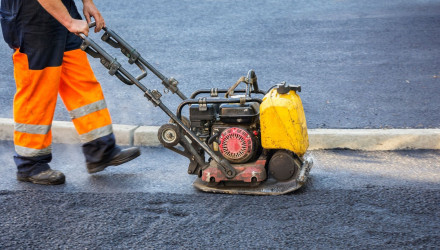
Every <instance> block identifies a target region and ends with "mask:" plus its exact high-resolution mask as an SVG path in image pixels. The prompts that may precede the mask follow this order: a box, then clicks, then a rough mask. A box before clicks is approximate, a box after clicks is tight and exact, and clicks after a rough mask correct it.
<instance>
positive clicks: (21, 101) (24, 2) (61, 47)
mask: <svg viewBox="0 0 440 250" xmlns="http://www.w3.org/2000/svg"><path fill="white" fill-rule="evenodd" d="M61 1H62V3H63V4H64V5H65V6H66V8H67V10H68V11H69V14H70V15H71V16H72V18H75V19H81V16H80V14H79V12H78V10H77V8H76V5H75V2H74V1H73V0H61ZM0 15H1V18H2V20H1V21H2V22H1V26H2V31H3V37H4V40H5V41H6V43H7V44H8V45H9V46H10V47H11V48H13V49H14V50H15V52H14V54H13V56H12V59H13V62H14V77H15V81H16V86H17V91H16V94H15V97H14V121H15V128H14V144H15V151H16V155H15V156H14V161H15V163H16V164H17V169H18V172H17V174H18V175H22V176H30V175H35V174H38V173H39V172H41V171H44V170H46V169H48V168H49V165H48V163H49V162H50V161H51V159H52V154H51V145H52V132H51V125H52V119H53V116H54V111H55V106H56V102H57V97H58V94H59V95H60V96H61V98H62V100H63V102H64V104H65V106H66V108H67V110H68V112H69V114H70V116H71V118H72V121H73V123H74V125H75V128H76V130H77V132H78V134H79V136H80V139H81V141H82V142H83V152H84V156H85V159H86V162H87V163H96V162H101V161H107V160H109V159H111V158H112V157H113V156H114V155H115V154H117V153H119V152H120V148H119V147H117V146H116V144H115V138H114V135H113V132H112V125H111V119H110V115H109V111H108V109H107V106H106V103H105V101H104V96H103V93H102V90H101V87H100V84H99V83H98V82H97V80H96V78H95V76H94V74H93V72H92V69H91V68H90V65H89V62H88V60H87V56H86V53H85V52H83V51H82V50H80V49H79V47H80V45H81V42H82V40H81V38H80V37H78V36H76V35H74V34H72V33H70V32H68V30H67V29H66V28H65V27H64V26H62V25H61V24H60V23H59V22H58V21H57V20H56V19H55V18H53V17H52V16H51V15H50V14H49V13H48V12H47V11H46V10H45V9H44V8H43V7H42V6H41V5H40V4H39V3H38V1H34V0H1V11H0Z"/></svg>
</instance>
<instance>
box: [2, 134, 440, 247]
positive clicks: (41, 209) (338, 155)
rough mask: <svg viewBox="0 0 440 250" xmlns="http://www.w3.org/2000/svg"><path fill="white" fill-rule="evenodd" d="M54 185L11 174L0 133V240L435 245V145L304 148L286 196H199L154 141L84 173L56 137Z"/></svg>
mask: <svg viewBox="0 0 440 250" xmlns="http://www.w3.org/2000/svg"><path fill="white" fill-rule="evenodd" d="M53 149H54V151H53V155H54V160H53V162H52V167H53V168H55V169H59V170H61V171H63V172H64V173H65V174H66V177H67V182H66V184H64V185H60V186H39V185H32V184H28V183H19V182H17V181H16V180H15V178H14V177H15V166H14V164H13V160H12V152H13V144H12V142H8V141H6V142H5V141H3V142H1V143H0V152H1V158H2V163H3V166H4V167H3V168H2V169H1V176H2V177H3V180H2V182H0V202H1V204H2V206H1V207H0V222H1V225H2V226H1V227H0V248H11V249H16V248H154V249H176V248H177V249H188V248H195V249H200V248H212V247H213V246H215V247H220V248H226V249H232V248H233V249H237V248H275V249H280V248H306V249H307V248H314V249H315V248H347V247H350V248H358V247H361V248H383V247H385V248H436V247H437V246H438V245H439V244H440V237H439V235H438V233H437V232H438V230H439V225H440V219H439V218H440V208H439V206H438V204H440V195H439V191H440V168H439V162H440V152H439V151H436V150H416V151H405V150H403V151H378V152H362V151H350V150H328V151H311V152H310V154H311V156H312V157H313V158H314V160H315V165H314V167H313V169H312V171H311V178H310V180H309V182H308V183H307V185H306V186H305V187H304V188H303V189H301V190H299V191H297V192H294V193H292V194H289V195H284V196H264V197H263V196H246V195H220V194H210V193H202V192H199V191H197V190H195V189H194V188H193V187H192V186H191V183H192V181H193V180H194V178H195V177H194V176H190V175H188V174H186V167H187V164H188V161H187V160H186V159H185V158H183V157H180V156H178V155H176V154H175V153H173V152H171V151H169V150H166V149H164V148H160V147H154V148H150V147H143V148H141V150H142V155H141V156H140V157H138V158H137V159H135V160H133V161H131V162H129V163H126V164H124V165H121V166H116V167H109V168H108V169H106V170H105V171H103V172H101V173H99V174H94V175H89V174H87V172H86V169H85V166H84V162H83V161H84V159H83V156H82V154H81V147H80V145H65V144H55V145H54V146H53Z"/></svg>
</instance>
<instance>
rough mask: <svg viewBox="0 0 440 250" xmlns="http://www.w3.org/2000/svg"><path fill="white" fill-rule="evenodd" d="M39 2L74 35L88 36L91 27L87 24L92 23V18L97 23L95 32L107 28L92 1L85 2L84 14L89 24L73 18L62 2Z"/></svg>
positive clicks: (51, 0) (52, 0)
mask: <svg viewBox="0 0 440 250" xmlns="http://www.w3.org/2000/svg"><path fill="white" fill-rule="evenodd" d="M38 2H39V3H40V4H41V6H43V8H44V9H45V10H46V11H47V12H49V14H51V15H52V16H53V17H54V18H55V19H56V20H58V22H60V23H61V24H62V25H63V26H64V27H66V28H67V30H69V31H70V32H72V33H75V34H79V33H83V34H84V35H86V36H87V35H88V34H89V25H88V24H87V23H88V22H90V21H91V20H90V18H91V17H93V18H94V19H95V21H96V28H95V32H98V31H100V30H101V29H102V27H104V26H105V23H104V18H102V16H101V13H99V11H98V9H97V8H96V6H95V4H94V3H93V1H92V0H83V5H84V8H83V13H84V16H85V17H86V20H87V22H86V21H83V20H79V19H74V18H72V17H71V16H70V14H69V11H68V10H67V8H66V6H64V4H63V3H62V2H61V0H38Z"/></svg>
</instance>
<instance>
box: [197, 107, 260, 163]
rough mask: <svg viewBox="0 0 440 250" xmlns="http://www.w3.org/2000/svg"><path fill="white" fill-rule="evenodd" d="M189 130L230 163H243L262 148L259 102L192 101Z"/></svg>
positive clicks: (253, 157)
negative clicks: (200, 102) (200, 103)
mask: <svg viewBox="0 0 440 250" xmlns="http://www.w3.org/2000/svg"><path fill="white" fill-rule="evenodd" d="M189 119H190V122H191V130H192V131H193V132H194V133H195V134H196V135H197V136H198V137H199V138H200V139H201V140H202V141H204V142H206V143H207V144H208V145H209V146H210V147H211V148H212V149H213V150H214V151H215V152H216V153H218V154H220V155H222V156H223V157H224V158H226V159H227V160H228V161H229V162H231V163H246V162H248V161H250V160H252V159H255V158H256V157H258V155H259V154H260V153H259V152H260V151H261V139H260V127H259V122H258V120H259V104H258V103H245V104H244V105H240V104H226V103H223V104H206V105H199V104H193V105H191V107H190V117H189Z"/></svg>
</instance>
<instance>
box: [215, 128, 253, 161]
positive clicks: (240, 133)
mask: <svg viewBox="0 0 440 250" xmlns="http://www.w3.org/2000/svg"><path fill="white" fill-rule="evenodd" d="M219 141H220V152H221V154H222V155H223V156H224V157H225V158H226V159H228V160H229V161H230V162H233V163H244V162H246V161H247V160H249V159H250V158H251V157H252V153H253V152H252V148H253V145H252V137H251V134H249V133H248V132H247V131H246V130H244V129H241V128H236V127H232V128H228V129H225V130H224V131H223V132H222V133H221V135H220V137H219Z"/></svg>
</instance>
